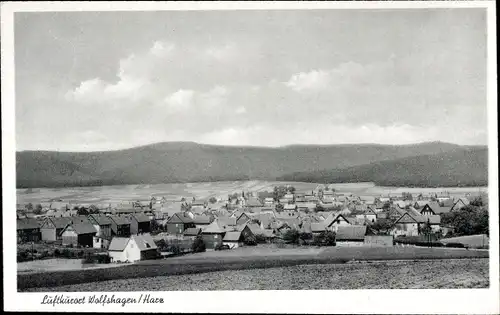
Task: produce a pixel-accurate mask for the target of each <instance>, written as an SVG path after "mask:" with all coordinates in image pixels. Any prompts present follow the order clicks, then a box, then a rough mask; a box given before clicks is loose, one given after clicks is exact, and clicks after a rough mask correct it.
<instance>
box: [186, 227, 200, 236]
mask: <svg viewBox="0 0 500 315" xmlns="http://www.w3.org/2000/svg"><path fill="white" fill-rule="evenodd" d="M200 233H201V229H200V228H188V229H186V230H184V235H185V236H196V235H199V234H200Z"/></svg>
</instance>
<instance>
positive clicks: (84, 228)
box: [61, 222, 97, 235]
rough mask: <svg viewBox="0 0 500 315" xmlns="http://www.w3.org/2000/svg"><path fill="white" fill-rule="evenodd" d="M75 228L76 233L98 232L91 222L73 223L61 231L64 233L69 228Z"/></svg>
mask: <svg viewBox="0 0 500 315" xmlns="http://www.w3.org/2000/svg"><path fill="white" fill-rule="evenodd" d="M70 228H71V229H73V231H75V233H76V234H78V235H81V234H95V233H97V231H96V229H95V228H94V226H93V225H92V224H90V223H81V222H79V223H72V224H69V225H68V226H66V228H65V229H64V230H63V231H62V232H61V233H63V232H64V231H66V230H68V229H70Z"/></svg>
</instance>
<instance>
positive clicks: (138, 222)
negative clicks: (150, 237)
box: [130, 213, 151, 234]
mask: <svg viewBox="0 0 500 315" xmlns="http://www.w3.org/2000/svg"><path fill="white" fill-rule="evenodd" d="M130 233H131V234H142V233H151V221H150V220H149V218H148V217H147V216H146V215H144V214H142V213H136V214H132V215H130Z"/></svg>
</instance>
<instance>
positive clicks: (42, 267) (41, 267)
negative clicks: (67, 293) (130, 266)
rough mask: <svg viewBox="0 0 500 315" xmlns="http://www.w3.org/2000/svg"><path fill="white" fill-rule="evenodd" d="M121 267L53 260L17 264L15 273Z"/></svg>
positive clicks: (73, 260) (80, 261)
mask: <svg viewBox="0 0 500 315" xmlns="http://www.w3.org/2000/svg"><path fill="white" fill-rule="evenodd" d="M123 265H124V264H106V265H104V264H84V263H83V259H65V258H54V259H43V260H34V261H25V262H20V263H17V271H18V272H19V273H24V274H27V273H38V272H49V271H63V270H82V269H95V268H113V267H123Z"/></svg>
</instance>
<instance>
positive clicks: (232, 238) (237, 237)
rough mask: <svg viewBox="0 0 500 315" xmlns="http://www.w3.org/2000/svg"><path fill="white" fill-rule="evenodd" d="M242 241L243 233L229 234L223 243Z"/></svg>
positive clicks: (225, 236)
mask: <svg viewBox="0 0 500 315" xmlns="http://www.w3.org/2000/svg"><path fill="white" fill-rule="evenodd" d="M240 239H241V231H234V232H227V233H226V235H224V239H223V241H225V242H237V241H239V240H240Z"/></svg>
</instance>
